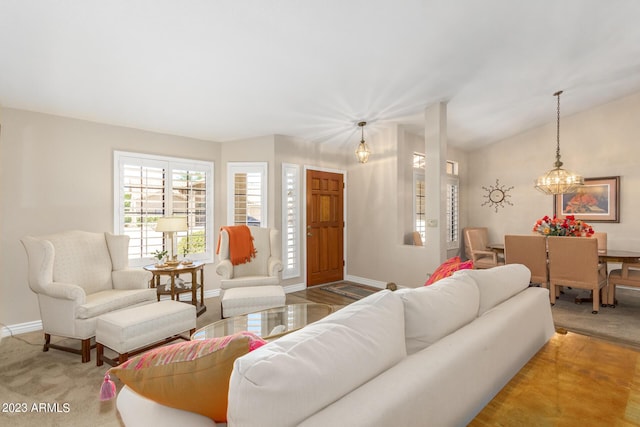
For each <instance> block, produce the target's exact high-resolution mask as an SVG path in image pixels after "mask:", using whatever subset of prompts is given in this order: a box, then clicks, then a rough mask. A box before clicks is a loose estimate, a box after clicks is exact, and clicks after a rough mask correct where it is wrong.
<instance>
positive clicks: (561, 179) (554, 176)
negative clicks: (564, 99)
mask: <svg viewBox="0 0 640 427" xmlns="http://www.w3.org/2000/svg"><path fill="white" fill-rule="evenodd" d="M561 94H562V91H559V92H556V93H554V94H553V96H556V97H558V108H557V112H558V116H557V132H556V162H555V163H554V164H553V165H554V166H555V168H553V169H551V170H550V171H549V172H547V173H546V174H544V175H542V176H541V177H539V178H538V179H537V181H536V189H537V190H539V191H541V192H543V193H544V194H554V195H555V194H564V193H572V192H574V191H575V190H576V189H577V188H578V187H580V186H581V185H584V178H582V176H581V175H578V174H575V173H573V172H569V171H567V170H565V169H562V162H561V161H560V95H561Z"/></svg>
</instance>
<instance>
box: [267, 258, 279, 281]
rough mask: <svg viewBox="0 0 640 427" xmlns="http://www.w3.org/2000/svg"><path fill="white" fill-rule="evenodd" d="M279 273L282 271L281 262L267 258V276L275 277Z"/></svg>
mask: <svg viewBox="0 0 640 427" xmlns="http://www.w3.org/2000/svg"><path fill="white" fill-rule="evenodd" d="M280 271H282V261H280V260H279V259H278V258H274V257H269V261H268V262H267V273H268V274H269V276H272V277H276V276H277V275H278V273H279V272H280Z"/></svg>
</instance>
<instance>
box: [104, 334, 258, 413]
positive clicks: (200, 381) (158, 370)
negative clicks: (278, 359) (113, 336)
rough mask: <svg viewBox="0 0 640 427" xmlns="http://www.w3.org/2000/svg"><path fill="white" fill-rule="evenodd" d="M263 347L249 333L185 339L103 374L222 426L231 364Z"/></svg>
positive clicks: (225, 410)
mask: <svg viewBox="0 0 640 427" xmlns="http://www.w3.org/2000/svg"><path fill="white" fill-rule="evenodd" d="M264 343H265V341H264V340H262V339H261V338H259V337H257V336H255V335H254V334H252V333H250V332H240V333H237V334H234V335H230V336H227V337H222V338H210V339H206V340H194V341H188V342H183V343H178V344H173V345H168V346H164V347H159V348H157V349H154V350H151V351H148V352H146V353H144V354H142V355H140V356H137V357H135V358H133V359H130V360H128V361H126V362H124V363H123V364H121V365H120V366H117V367H115V368H112V369H110V371H109V372H111V373H113V374H114V375H116V376H117V377H118V378H119V379H120V380H121V381H122V382H123V383H124V384H126V385H127V386H129V387H130V388H131V389H132V390H134V391H135V392H137V393H139V394H140V395H142V396H144V397H146V398H148V399H151V400H154V401H156V402H158V403H161V404H163V405H166V406H170V407H172V408H177V409H182V410H186V411H191V412H196V413H198V414H201V415H204V416H206V417H209V418H211V419H213V420H214V421H216V422H225V421H226V419H227V400H228V389H229V377H230V376H231V370H232V368H233V362H234V361H235V360H236V358H238V357H240V356H242V355H244V354H246V353H248V352H249V351H251V350H253V349H255V348H258V347H260V346H261V345H263V344H264Z"/></svg>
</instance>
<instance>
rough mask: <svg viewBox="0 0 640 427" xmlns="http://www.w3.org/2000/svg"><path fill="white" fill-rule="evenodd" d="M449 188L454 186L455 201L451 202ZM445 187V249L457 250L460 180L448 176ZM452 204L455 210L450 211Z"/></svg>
mask: <svg viewBox="0 0 640 427" xmlns="http://www.w3.org/2000/svg"><path fill="white" fill-rule="evenodd" d="M450 186H454V187H455V188H456V190H455V197H456V199H455V201H453V202H452V200H451V194H450V192H449V187H450ZM446 187H447V193H446V204H447V206H446V217H447V223H446V228H447V230H446V234H447V239H446V243H447V249H458V248H459V247H460V180H459V179H458V177H457V176H454V175H448V176H447V179H446ZM452 204H455V209H450V208H451V206H452ZM452 215H455V218H452ZM452 229H453V230H452Z"/></svg>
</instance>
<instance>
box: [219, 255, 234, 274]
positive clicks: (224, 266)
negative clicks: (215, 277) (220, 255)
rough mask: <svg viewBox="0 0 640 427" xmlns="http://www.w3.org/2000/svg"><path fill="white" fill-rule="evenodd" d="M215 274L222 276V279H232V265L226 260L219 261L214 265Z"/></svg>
mask: <svg viewBox="0 0 640 427" xmlns="http://www.w3.org/2000/svg"><path fill="white" fill-rule="evenodd" d="M216 273H218V274H219V275H220V276H222V278H223V279H233V265H231V261H229V260H228V259H223V260H220V262H219V263H218V265H216Z"/></svg>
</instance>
